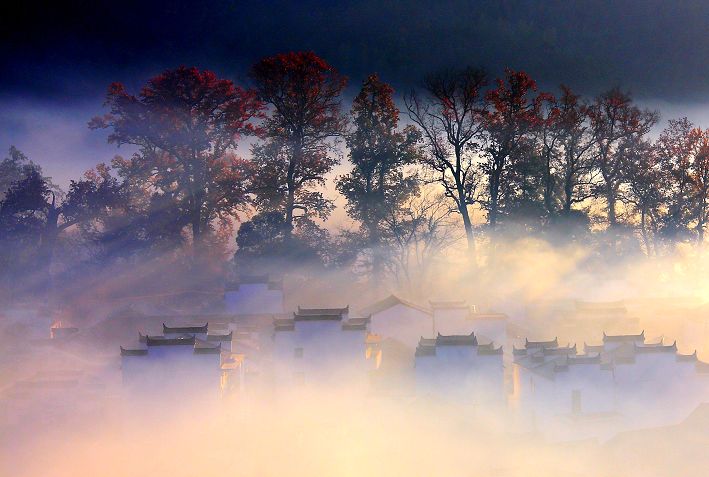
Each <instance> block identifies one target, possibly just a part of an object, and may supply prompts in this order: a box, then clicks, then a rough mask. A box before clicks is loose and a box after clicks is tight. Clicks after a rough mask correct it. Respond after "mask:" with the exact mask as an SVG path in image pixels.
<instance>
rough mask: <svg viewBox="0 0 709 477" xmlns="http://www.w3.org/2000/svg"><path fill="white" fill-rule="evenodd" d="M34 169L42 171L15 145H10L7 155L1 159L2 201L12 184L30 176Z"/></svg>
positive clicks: (0, 184)
mask: <svg viewBox="0 0 709 477" xmlns="http://www.w3.org/2000/svg"><path fill="white" fill-rule="evenodd" d="M32 169H36V170H37V171H39V172H40V173H41V172H42V169H41V168H40V167H39V166H38V165H37V164H35V163H34V162H32V161H31V160H29V158H28V157H27V156H26V155H25V154H23V153H22V151H20V150H19V149H17V148H16V147H15V146H10V149H9V151H8V154H7V157H6V158H5V159H3V160H2V161H0V201H2V200H3V199H4V197H5V193H6V192H7V190H8V189H9V188H10V186H12V184H13V183H15V182H17V181H19V180H22V178H24V177H26V176H28V175H29V174H30V171H31V170H32Z"/></svg>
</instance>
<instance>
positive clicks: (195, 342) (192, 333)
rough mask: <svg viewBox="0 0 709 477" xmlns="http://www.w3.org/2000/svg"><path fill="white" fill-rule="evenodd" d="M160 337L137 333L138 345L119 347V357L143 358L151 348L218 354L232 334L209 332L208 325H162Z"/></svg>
mask: <svg viewBox="0 0 709 477" xmlns="http://www.w3.org/2000/svg"><path fill="white" fill-rule="evenodd" d="M162 329H163V334H162V335H143V334H141V333H138V343H136V344H135V345H132V346H126V347H123V346H121V356H144V355H147V354H148V351H149V349H150V348H152V347H157V346H191V347H192V349H193V352H194V354H220V353H221V351H222V342H230V341H231V340H232V333H233V332H231V331H230V332H229V333H215V332H210V331H209V323H205V324H204V325H187V326H168V325H166V324H165V323H163V325H162Z"/></svg>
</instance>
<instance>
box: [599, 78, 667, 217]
mask: <svg viewBox="0 0 709 477" xmlns="http://www.w3.org/2000/svg"><path fill="white" fill-rule="evenodd" d="M588 115H589V117H590V124H591V131H592V133H593V138H594V146H595V151H594V152H595V167H596V168H597V169H598V170H599V171H600V175H601V179H602V181H601V184H600V185H599V187H598V188H597V192H598V195H600V196H602V197H603V198H604V199H605V200H606V208H607V218H608V224H609V226H610V227H615V226H616V225H617V223H618V219H617V213H616V202H617V201H618V194H619V191H620V187H621V185H622V184H623V182H624V180H625V178H626V175H625V165H626V158H627V157H629V156H631V155H632V154H633V151H632V150H631V148H632V147H633V146H635V145H637V144H640V143H641V141H640V139H641V138H642V137H643V136H644V135H645V134H647V133H648V132H649V131H650V128H651V127H652V126H653V125H655V124H656V123H657V121H658V120H659V115H658V114H657V113H656V112H653V111H649V110H640V109H639V108H638V107H637V106H635V105H634V104H633V101H632V98H631V97H630V95H629V94H628V93H624V92H622V91H621V90H619V89H618V88H614V89H611V90H609V91H607V92H605V93H603V94H601V95H600V96H598V97H597V98H596V100H595V101H594V103H593V104H592V105H591V107H590V108H589V111H588Z"/></svg>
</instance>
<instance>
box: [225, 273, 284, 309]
mask: <svg viewBox="0 0 709 477" xmlns="http://www.w3.org/2000/svg"><path fill="white" fill-rule="evenodd" d="M283 307H284V304H283V282H281V281H273V280H269V279H268V277H267V276H254V277H241V278H240V279H239V280H238V281H237V282H236V283H234V284H232V285H230V286H228V287H226V289H225V290H224V310H225V313H227V314H232V315H261V314H280V313H283V311H284V308H283Z"/></svg>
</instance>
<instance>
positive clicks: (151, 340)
mask: <svg viewBox="0 0 709 477" xmlns="http://www.w3.org/2000/svg"><path fill="white" fill-rule="evenodd" d="M145 342H146V344H147V345H148V346H181V345H190V346H194V342H195V338H194V336H189V337H179V338H165V337H164V336H146V337H145Z"/></svg>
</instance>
